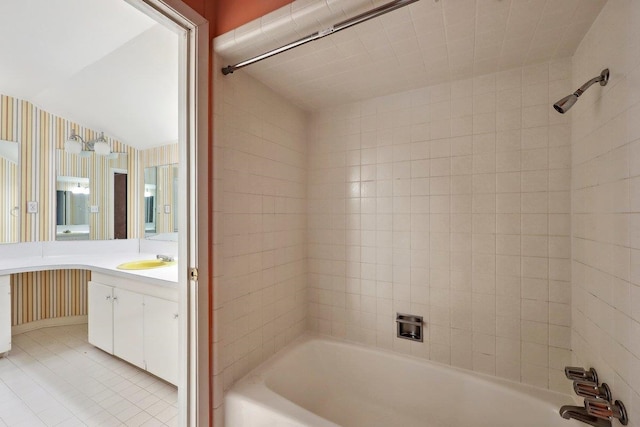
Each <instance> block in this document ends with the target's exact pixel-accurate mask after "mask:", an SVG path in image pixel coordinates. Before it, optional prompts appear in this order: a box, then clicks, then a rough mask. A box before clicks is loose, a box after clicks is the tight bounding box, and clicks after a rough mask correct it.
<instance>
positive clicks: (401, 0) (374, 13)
mask: <svg viewBox="0 0 640 427" xmlns="http://www.w3.org/2000/svg"><path fill="white" fill-rule="evenodd" d="M417 1H419V0H395V1H392V2H389V3H386V4H383V5H382V6H380V7H376V8H375V9H371V10H369V11H367V12H364V13H361V14H360V15H357V16H354V17H353V18H349V19H347V20H344V21H341V22H338V23H337V24H334V25H332V26H330V27H328V28H325V29H323V30H320V31H317V32H315V33H313V34H309V35H308V36H305V37H302V38H301V39H298V40H296V41H294V42H291V43H289V44H286V45H284V46H280V47H279V48H276V49H273V50H270V51H268V52H266V53H263V54H261V55H258V56H254V57H253V58H250V59H247V60H246V61H242V62H238V63H237V64H235V65H228V66H226V67H224V68H223V69H222V74H224V75H225V76H226V75H227V74H232V73H233V72H234V71H236V70H239V69H240V68H244V67H246V66H247V65H251V64H255V63H256V62H259V61H262V60H263V59H267V58H270V57H272V56H274V55H278V54H279V53H282V52H286V51H288V50H290V49H293V48H295V47H298V46H302V45H303V44H307V43H309V42H312V41H314V40H318V39H321V38H323V37H326V36H328V35H331V34H334V33H337V32H338V31H342V30H345V29H347V28H349V27H353V26H354V25H358V24H361V23H363V22H366V21H368V20H370V19H373V18H377V17H378V16H381V15H384V14H386V13H389V12H392V11H394V10H396V9H400V8H401V7H404V6H408V5H410V4H411V3H415V2H417Z"/></svg>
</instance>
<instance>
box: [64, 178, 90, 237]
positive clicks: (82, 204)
mask: <svg viewBox="0 0 640 427" xmlns="http://www.w3.org/2000/svg"><path fill="white" fill-rule="evenodd" d="M89 194H90V190H89V178H82V177H77V176H59V177H58V178H57V180H56V240H89Z"/></svg>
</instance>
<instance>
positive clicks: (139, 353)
mask: <svg viewBox="0 0 640 427" xmlns="http://www.w3.org/2000/svg"><path fill="white" fill-rule="evenodd" d="M113 295H114V297H113V354H115V355H116V356H118V357H120V358H122V359H124V360H126V361H127V362H129V363H132V364H134V365H136V366H139V367H141V368H144V357H143V349H142V342H143V341H142V338H143V333H142V331H143V329H142V327H143V322H142V318H143V302H144V301H143V298H144V297H143V296H142V295H141V294H137V293H135V292H129V291H125V290H122V289H118V288H115V289H114V290H113Z"/></svg>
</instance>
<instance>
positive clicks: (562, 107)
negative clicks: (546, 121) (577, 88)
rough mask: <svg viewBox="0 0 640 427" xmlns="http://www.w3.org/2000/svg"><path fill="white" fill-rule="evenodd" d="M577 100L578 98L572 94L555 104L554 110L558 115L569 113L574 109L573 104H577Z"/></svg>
mask: <svg viewBox="0 0 640 427" xmlns="http://www.w3.org/2000/svg"><path fill="white" fill-rule="evenodd" d="M577 100H578V96H577V95H575V94H573V93H572V94H571V95H567V96H565V97H564V98H562V99H561V100H560V101H558V102H556V103H555V104H553V108H555V109H556V111H557V112H558V113H560V114H564V113H566V112H567V111H569V108H571V107H573V104H575V103H576V101H577Z"/></svg>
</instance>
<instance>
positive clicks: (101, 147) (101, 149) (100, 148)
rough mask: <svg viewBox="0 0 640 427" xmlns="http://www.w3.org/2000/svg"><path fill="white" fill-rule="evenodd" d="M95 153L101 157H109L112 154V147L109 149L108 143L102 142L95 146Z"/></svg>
mask: <svg viewBox="0 0 640 427" xmlns="http://www.w3.org/2000/svg"><path fill="white" fill-rule="evenodd" d="M93 151H95V152H96V154H99V155H101V156H108V155H109V154H111V147H109V144H107V143H106V142H102V141H100V142H96V143H95V144H93Z"/></svg>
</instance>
